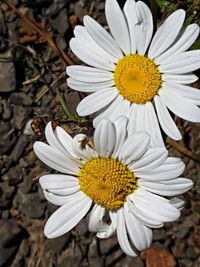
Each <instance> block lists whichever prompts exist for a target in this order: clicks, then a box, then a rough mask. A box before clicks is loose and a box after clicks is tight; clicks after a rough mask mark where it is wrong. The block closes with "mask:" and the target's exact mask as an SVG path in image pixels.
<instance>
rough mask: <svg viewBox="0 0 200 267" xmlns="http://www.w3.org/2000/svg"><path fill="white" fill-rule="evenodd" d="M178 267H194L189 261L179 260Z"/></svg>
mask: <svg viewBox="0 0 200 267" xmlns="http://www.w3.org/2000/svg"><path fill="white" fill-rule="evenodd" d="M178 266H181V267H194V265H193V261H192V260H189V259H180V260H179V265H178Z"/></svg>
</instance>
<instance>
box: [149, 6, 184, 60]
mask: <svg viewBox="0 0 200 267" xmlns="http://www.w3.org/2000/svg"><path fill="white" fill-rule="evenodd" d="M184 19H185V11H184V10H182V9H179V10H177V11H175V12H173V13H172V14H171V15H170V16H169V17H168V18H167V19H166V20H165V21H164V23H163V24H162V25H161V26H160V27H159V29H158V30H157V32H156V33H155V35H154V37H153V40H152V42H151V45H150V48H149V52H148V56H149V57H150V58H155V57H157V56H159V55H161V54H162V53H163V52H164V51H165V50H166V49H167V48H168V47H169V46H170V45H171V44H172V43H173V42H174V40H175V39H176V37H177V36H178V34H179V32H180V30H181V27H182V25H183V22H184ZM172 29H173V30H172Z"/></svg>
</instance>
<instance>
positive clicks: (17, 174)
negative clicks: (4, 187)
mask: <svg viewBox="0 0 200 267" xmlns="http://www.w3.org/2000/svg"><path fill="white" fill-rule="evenodd" d="M2 179H3V180H4V181H7V182H8V183H9V184H10V185H15V184H18V183H19V182H21V180H22V170H21V168H20V167H19V166H18V165H16V166H14V167H11V168H10V169H9V171H8V172H7V173H6V174H4V175H3V176H2Z"/></svg>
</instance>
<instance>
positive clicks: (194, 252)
mask: <svg viewBox="0 0 200 267" xmlns="http://www.w3.org/2000/svg"><path fill="white" fill-rule="evenodd" d="M198 256H199V252H198V249H195V247H193V246H189V247H188V248H187V250H186V253H185V257H186V258H188V259H192V260H196V259H197V257H198Z"/></svg>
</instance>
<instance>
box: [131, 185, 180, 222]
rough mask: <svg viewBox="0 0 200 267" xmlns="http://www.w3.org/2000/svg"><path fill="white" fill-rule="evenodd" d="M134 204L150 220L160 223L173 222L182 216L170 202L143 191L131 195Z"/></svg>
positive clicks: (139, 190) (138, 190) (140, 189)
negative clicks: (153, 219)
mask: <svg viewBox="0 0 200 267" xmlns="http://www.w3.org/2000/svg"><path fill="white" fill-rule="evenodd" d="M129 198H130V199H131V201H132V202H133V204H134V205H135V206H136V207H137V208H138V209H139V210H142V211H143V212H144V213H145V216H147V217H149V218H152V217H153V218H155V219H156V220H157V221H158V222H159V221H161V222H171V221H174V220H176V219H177V218H178V217H179V216H180V212H179V210H177V209H176V208H175V207H174V206H172V205H171V204H170V203H169V200H167V199H165V198H163V197H160V196H157V195H155V194H152V193H150V192H147V191H145V190H143V189H142V188H139V189H137V190H136V191H135V192H134V193H133V194H131V195H129Z"/></svg>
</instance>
